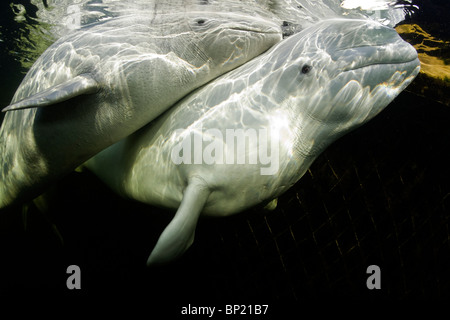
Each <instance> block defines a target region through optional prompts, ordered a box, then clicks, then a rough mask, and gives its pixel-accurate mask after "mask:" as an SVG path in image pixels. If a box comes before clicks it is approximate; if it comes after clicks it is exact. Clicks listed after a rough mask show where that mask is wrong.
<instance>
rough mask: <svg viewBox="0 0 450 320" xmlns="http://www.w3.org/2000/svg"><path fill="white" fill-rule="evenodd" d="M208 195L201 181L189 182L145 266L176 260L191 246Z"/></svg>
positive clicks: (207, 188)
mask: <svg viewBox="0 0 450 320" xmlns="http://www.w3.org/2000/svg"><path fill="white" fill-rule="evenodd" d="M210 193H211V190H210V189H209V187H208V186H207V184H206V183H205V181H204V180H203V179H201V178H195V179H193V180H191V181H190V182H189V184H188V186H187V187H186V189H185V191H184V195H183V200H182V201H181V204H180V207H179V208H178V210H177V212H176V214H175V216H174V218H173V219H172V221H171V222H170V223H169V224H168V225H167V227H166V228H165V229H164V231H163V232H162V233H161V235H160V237H159V239H158V242H157V243H156V245H155V247H154V248H153V251H152V253H151V254H150V256H149V258H148V260H147V266H150V265H155V264H162V263H166V262H169V261H171V260H173V259H175V258H178V257H180V256H181V255H182V254H183V253H184V252H185V251H186V250H187V249H188V248H189V247H190V246H191V245H192V243H193V242H194V235H195V227H196V226H197V221H198V218H199V217H200V213H201V212H202V210H203V207H204V205H205V203H206V201H207V200H208V197H209V195H210Z"/></svg>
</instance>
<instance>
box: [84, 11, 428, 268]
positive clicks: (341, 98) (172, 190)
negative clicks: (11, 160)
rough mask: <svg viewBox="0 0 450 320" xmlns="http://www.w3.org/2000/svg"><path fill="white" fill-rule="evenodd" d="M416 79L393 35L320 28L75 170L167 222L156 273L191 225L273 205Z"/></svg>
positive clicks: (414, 61) (182, 245) (412, 59)
mask: <svg viewBox="0 0 450 320" xmlns="http://www.w3.org/2000/svg"><path fill="white" fill-rule="evenodd" d="M419 69H420V63H419V60H418V58H417V52H416V51H415V49H414V48H413V47H412V46H411V45H409V44H408V43H406V42H405V41H403V40H402V39H401V38H400V36H399V35H398V34H397V32H396V31H395V30H394V29H392V28H390V27H386V26H383V25H381V24H379V23H378V22H375V21H370V20H356V19H355V20H351V19H330V20H324V21H321V22H318V23H317V24H315V25H314V26H312V27H310V28H307V29H305V30H303V31H301V32H299V33H297V34H295V35H293V36H291V37H289V38H287V39H285V40H283V41H282V42H280V43H278V44H277V45H275V46H274V47H273V48H272V49H270V50H269V51H268V52H266V53H264V54H263V55H261V56H259V57H257V58H255V59H254V60H252V61H250V62H248V63H246V64H245V65H243V66H241V67H239V68H237V69H235V70H233V71H231V72H229V73H227V74H225V75H223V76H221V77H220V78H218V79H216V80H214V81H213V82H211V83H209V84H208V85H206V86H204V87H202V88H200V89H198V90H196V91H194V92H193V93H191V94H190V95H188V96H187V97H186V98H184V99H183V100H181V101H180V102H179V103H177V104H176V105H175V106H174V107H173V108H171V109H170V110H169V111H167V112H166V113H165V114H163V115H162V116H161V117H160V118H158V119H157V120H156V121H155V122H153V123H151V124H149V125H147V126H146V127H144V128H142V129H141V130H139V131H138V132H136V133H135V134H133V135H131V136H129V137H127V138H126V139H124V140H122V141H120V142H119V143H116V144H114V145H112V146H111V147H109V148H107V149H105V150H104V151H102V152H101V153H99V154H98V155H97V156H95V157H93V158H92V159H90V160H89V161H88V162H87V163H86V164H85V165H86V167H87V168H88V169H90V170H91V171H93V172H94V173H95V174H96V175H97V176H98V177H100V179H102V180H103V181H104V182H105V183H106V184H107V185H108V186H109V187H111V188H112V189H113V190H114V191H115V192H117V193H118V194H120V195H122V196H124V197H127V198H131V199H135V200H138V201H141V202H144V203H148V204H151V205H157V206H163V207H167V208H173V209H176V210H177V211H176V213H175V216H174V217H173V219H172V221H171V222H170V223H169V224H168V226H167V227H166V228H165V230H164V231H163V232H162V234H161V236H160V237H159V240H158V242H157V243H156V245H155V247H154V249H153V251H152V253H151V254H150V256H149V258H148V261H147V264H148V265H153V264H158V263H165V262H168V261H171V260H172V259H175V258H177V257H179V256H180V255H181V254H182V253H183V252H185V250H186V249H187V248H189V246H190V245H191V244H192V242H193V240H194V234H195V228H196V224H197V221H198V219H199V217H200V215H201V214H204V215H211V216H227V215H231V214H235V213H237V212H240V211H242V210H245V209H247V208H249V207H251V206H254V205H256V204H259V203H261V202H264V201H270V200H271V199H274V198H276V197H278V196H279V195H281V194H282V193H283V192H285V191H286V190H288V189H289V188H290V187H291V186H292V185H294V184H295V183H296V182H297V181H298V180H299V179H300V178H301V177H302V175H303V174H304V173H305V172H306V170H307V169H308V167H309V166H310V165H311V164H312V162H313V161H314V160H315V158H316V157H317V156H318V155H319V154H320V153H321V152H322V151H323V150H324V149H325V148H326V147H327V146H328V145H330V144H331V143H332V142H333V141H335V140H336V139H338V138H339V137H341V136H342V135H344V134H346V133H348V132H349V131H351V130H353V129H355V128H357V127H358V126H361V125H362V124H364V123H366V122H367V121H369V120H370V119H372V118H373V117H374V116H376V115H377V114H378V113H379V112H380V111H381V110H383V109H384V108H385V107H386V106H387V105H388V104H389V103H390V102H391V101H392V100H393V99H394V98H395V97H396V96H397V95H398V94H399V93H400V92H401V91H402V90H403V89H405V87H406V86H407V85H408V84H409V83H410V82H411V81H412V80H413V79H414V78H415V76H416V75H417V74H418V72H419Z"/></svg>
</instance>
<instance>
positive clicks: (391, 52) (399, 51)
mask: <svg viewBox="0 0 450 320" xmlns="http://www.w3.org/2000/svg"><path fill="white" fill-rule="evenodd" d="M338 29H339V28H338ZM336 32H337V31H336ZM339 32H340V34H339V35H337V37H336V38H337V40H336V41H334V42H332V43H330V44H329V46H328V48H327V49H328V50H327V51H328V53H329V54H330V57H331V59H332V60H333V61H335V62H337V63H338V64H339V65H340V67H341V70H342V71H344V72H345V71H349V70H355V69H359V68H364V67H368V66H371V65H381V64H386V65H388V64H390V65H396V64H405V63H407V64H408V63H410V64H411V65H414V64H415V63H416V64H417V63H418V56H417V51H416V50H415V49H414V47H413V46H411V45H410V44H409V43H407V42H406V41H404V40H403V39H402V38H401V37H400V36H399V34H398V33H397V31H395V30H394V29H392V28H390V27H386V26H384V25H382V24H379V23H378V22H375V21H367V20H355V21H346V22H344V23H343V25H342V30H339Z"/></svg>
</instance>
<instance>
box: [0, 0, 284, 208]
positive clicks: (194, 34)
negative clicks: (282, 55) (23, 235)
mask: <svg viewBox="0 0 450 320" xmlns="http://www.w3.org/2000/svg"><path fill="white" fill-rule="evenodd" d="M208 10H210V11H208ZM281 37H282V33H281V28H280V26H279V24H278V23H276V22H272V21H270V20H267V19H264V18H260V17H258V16H251V15H248V14H247V15H245V14H239V13H232V12H216V11H214V9H213V8H207V10H204V11H187V12H186V11H184V10H180V11H179V12H174V13H161V14H158V13H156V12H152V11H150V12H141V13H135V14H132V15H125V16H121V17H118V18H113V19H111V20H107V21H104V22H100V23H97V24H94V25H91V26H87V27H84V28H81V29H80V30H77V31H75V32H74V33H70V34H68V35H67V36H65V37H63V38H61V39H59V40H57V41H56V42H55V43H54V44H53V45H52V46H50V47H49V48H48V49H47V50H46V51H45V52H44V53H43V54H42V55H41V56H40V58H39V59H38V60H37V61H36V62H35V64H34V65H33V66H32V67H31V69H30V70H29V72H28V73H27V75H26V76H25V78H24V80H23V81H22V83H21V85H20V86H19V88H18V89H17V91H16V93H15V95H14V97H13V99H12V102H11V104H10V105H9V106H8V107H6V108H5V109H4V111H7V112H6V115H5V118H4V121H3V123H2V127H1V129H0V161H1V166H0V208H2V207H6V206H10V205H12V204H14V203H17V202H20V201H25V200H31V199H32V198H34V197H36V196H38V195H39V194H40V193H41V192H43V191H44V190H45V188H46V187H47V186H48V185H50V184H52V183H53V182H55V181H56V180H57V179H59V178H61V177H62V176H64V175H65V174H67V173H69V172H71V171H72V170H73V169H74V168H76V167H77V166H79V165H80V164H82V163H83V162H84V161H86V160H87V159H89V158H90V157H91V156H93V155H95V154H96V153H97V152H99V151H101V150H103V149H104V148H106V147H108V146H110V145H111V144H113V143H115V142H117V141H119V140H120V139H122V138H125V137H126V136H128V135H129V134H131V133H133V132H134V131H136V130H137V129H139V128H141V127H142V126H144V125H145V124H147V123H148V122H150V121H152V120H153V119H154V118H156V117H157V116H159V115H160V114H161V113H162V112H164V111H165V110H167V109H168V108H169V107H170V106H172V105H173V104H174V103H175V102H177V101H178V100H179V99H181V98H182V97H183V96H185V95H186V94H188V93H189V92H191V91H192V90H194V89H196V88H198V87H200V86H201V85H203V84H205V83H207V82H208V81H210V80H211V79H213V78H215V77H217V76H219V75H221V74H223V73H225V72H227V71H229V70H232V69H234V68H236V67H238V66H239V65H242V64H243V63H245V62H247V61H248V60H251V59H252V58H254V57H255V56H258V55H259V54H261V53H262V52H264V51H266V50H267V49H269V48H270V47H271V46H273V45H274V44H275V43H277V42H278V41H280V40H281Z"/></svg>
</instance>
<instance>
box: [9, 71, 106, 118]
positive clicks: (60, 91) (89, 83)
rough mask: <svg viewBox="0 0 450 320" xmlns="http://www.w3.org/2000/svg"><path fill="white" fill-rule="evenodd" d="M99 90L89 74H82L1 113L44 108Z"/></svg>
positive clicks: (98, 86)
mask: <svg viewBox="0 0 450 320" xmlns="http://www.w3.org/2000/svg"><path fill="white" fill-rule="evenodd" d="M99 89H100V85H99V84H98V82H97V81H96V80H95V79H94V78H92V77H91V76H90V75H89V74H82V75H79V76H76V77H75V78H73V79H70V80H68V81H66V82H63V83H61V84H58V85H56V86H52V87H50V88H48V89H45V90H43V91H40V92H38V93H36V94H33V95H31V96H29V97H28V98H25V99H23V100H20V101H18V102H16V103H14V104H11V105H9V106H7V107H6V108H4V109H3V110H2V111H3V112H7V111H13V110H20V109H28V108H38V107H46V106H50V105H53V104H56V103H59V102H63V101H66V100H69V99H72V98H74V97H77V96H80V95H83V94H91V93H96V92H97V91H98V90H99Z"/></svg>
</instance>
